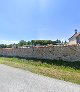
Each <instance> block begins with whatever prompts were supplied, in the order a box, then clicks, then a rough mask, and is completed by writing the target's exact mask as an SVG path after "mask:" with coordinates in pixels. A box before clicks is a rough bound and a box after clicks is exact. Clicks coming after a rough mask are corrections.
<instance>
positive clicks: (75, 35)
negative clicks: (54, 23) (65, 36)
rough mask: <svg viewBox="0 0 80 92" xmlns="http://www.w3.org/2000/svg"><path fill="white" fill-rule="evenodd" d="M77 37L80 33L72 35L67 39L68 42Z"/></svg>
mask: <svg viewBox="0 0 80 92" xmlns="http://www.w3.org/2000/svg"><path fill="white" fill-rule="evenodd" d="M79 35H80V32H78V33H77V34H74V35H73V36H72V37H70V38H69V40H70V39H72V38H76V37H78V36H79Z"/></svg>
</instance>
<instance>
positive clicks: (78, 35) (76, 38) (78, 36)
mask: <svg viewBox="0 0 80 92" xmlns="http://www.w3.org/2000/svg"><path fill="white" fill-rule="evenodd" d="M76 44H80V32H77V29H75V34H74V35H73V36H72V37H70V38H69V45H76Z"/></svg>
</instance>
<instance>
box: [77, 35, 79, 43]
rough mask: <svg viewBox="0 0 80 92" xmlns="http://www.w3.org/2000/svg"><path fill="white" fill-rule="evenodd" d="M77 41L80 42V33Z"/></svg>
mask: <svg viewBox="0 0 80 92" xmlns="http://www.w3.org/2000/svg"><path fill="white" fill-rule="evenodd" d="M77 43H78V44H80V35H79V36H78V37H77Z"/></svg>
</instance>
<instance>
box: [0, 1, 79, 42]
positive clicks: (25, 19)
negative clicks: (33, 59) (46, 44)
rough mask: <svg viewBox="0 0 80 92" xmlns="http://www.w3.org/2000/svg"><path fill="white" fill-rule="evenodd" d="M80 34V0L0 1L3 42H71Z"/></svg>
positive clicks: (0, 38) (0, 25) (0, 27)
mask: <svg viewBox="0 0 80 92" xmlns="http://www.w3.org/2000/svg"><path fill="white" fill-rule="evenodd" d="M76 28H77V29H78V31H80V0H0V43H17V41H20V40H22V39H23V40H26V41H28V40H33V39H36V40H39V39H44V40H46V39H50V40H56V39H60V40H67V39H68V38H69V37H70V36H71V35H73V34H74V30H75V29H76Z"/></svg>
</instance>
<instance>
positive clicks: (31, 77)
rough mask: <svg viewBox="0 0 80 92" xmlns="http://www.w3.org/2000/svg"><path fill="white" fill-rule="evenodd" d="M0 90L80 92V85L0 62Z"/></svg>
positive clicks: (8, 91)
mask: <svg viewBox="0 0 80 92" xmlns="http://www.w3.org/2000/svg"><path fill="white" fill-rule="evenodd" d="M0 92H80V85H77V84H73V83H69V82H64V81H62V80H57V79H53V78H49V77H45V76H41V75H38V74H34V73H31V72H29V71H25V70H21V69H18V68H13V67H10V66H6V65H3V64H0Z"/></svg>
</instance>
